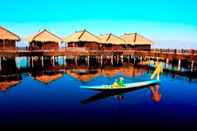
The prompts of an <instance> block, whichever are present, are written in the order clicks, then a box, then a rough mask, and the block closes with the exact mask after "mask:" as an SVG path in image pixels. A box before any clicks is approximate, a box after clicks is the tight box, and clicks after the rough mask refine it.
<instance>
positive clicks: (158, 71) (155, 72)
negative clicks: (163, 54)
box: [151, 62, 163, 80]
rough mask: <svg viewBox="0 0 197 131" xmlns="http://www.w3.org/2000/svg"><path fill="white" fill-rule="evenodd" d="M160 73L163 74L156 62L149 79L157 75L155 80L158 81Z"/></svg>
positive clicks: (159, 64)
mask: <svg viewBox="0 0 197 131" xmlns="http://www.w3.org/2000/svg"><path fill="white" fill-rule="evenodd" d="M161 72H163V68H162V63H160V62H157V63H156V64H155V71H154V72H153V74H152V75H151V79H154V77H155V76H156V75H157V80H160V74H161Z"/></svg>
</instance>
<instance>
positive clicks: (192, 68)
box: [191, 60, 194, 72]
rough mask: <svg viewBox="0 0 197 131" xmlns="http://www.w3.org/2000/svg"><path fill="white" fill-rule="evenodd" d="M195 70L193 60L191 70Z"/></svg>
mask: <svg viewBox="0 0 197 131" xmlns="http://www.w3.org/2000/svg"><path fill="white" fill-rule="evenodd" d="M193 71H194V61H193V60H192V62H191V72H193Z"/></svg>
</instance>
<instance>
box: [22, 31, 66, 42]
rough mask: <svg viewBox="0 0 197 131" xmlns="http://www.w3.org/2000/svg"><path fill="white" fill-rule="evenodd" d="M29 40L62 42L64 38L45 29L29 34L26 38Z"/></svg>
mask: <svg viewBox="0 0 197 131" xmlns="http://www.w3.org/2000/svg"><path fill="white" fill-rule="evenodd" d="M26 40H27V41H29V42H32V41H39V42H58V43H59V42H62V41H63V40H62V39H61V38H60V37H58V36H56V35H55V34H53V33H51V32H49V31H48V30H46V29H44V30H42V31H41V32H38V33H36V34H35V35H32V36H29V37H27V38H26Z"/></svg>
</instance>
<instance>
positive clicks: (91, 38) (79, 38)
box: [64, 30, 101, 43]
mask: <svg viewBox="0 0 197 131" xmlns="http://www.w3.org/2000/svg"><path fill="white" fill-rule="evenodd" d="M64 40H65V41H66V42H97V43H100V42H101V40H100V38H99V37H97V36H96V35H94V34H92V33H90V32H88V31H87V30H82V31H79V32H75V33H74V34H72V35H70V36H68V37H65V39H64Z"/></svg>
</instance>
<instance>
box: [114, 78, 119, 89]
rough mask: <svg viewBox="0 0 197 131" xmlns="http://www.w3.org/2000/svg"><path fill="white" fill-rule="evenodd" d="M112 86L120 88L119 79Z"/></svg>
mask: <svg viewBox="0 0 197 131" xmlns="http://www.w3.org/2000/svg"><path fill="white" fill-rule="evenodd" d="M112 88H119V84H118V80H117V79H116V80H115V82H114V83H113V84H112Z"/></svg>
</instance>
